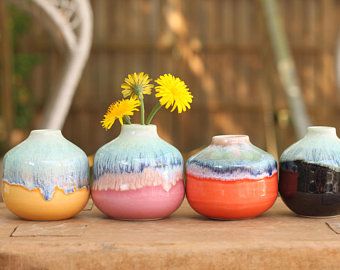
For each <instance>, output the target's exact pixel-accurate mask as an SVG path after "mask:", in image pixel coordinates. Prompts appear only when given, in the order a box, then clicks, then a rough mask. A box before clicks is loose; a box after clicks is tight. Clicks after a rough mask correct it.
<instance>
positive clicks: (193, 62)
mask: <svg viewBox="0 0 340 270" xmlns="http://www.w3.org/2000/svg"><path fill="white" fill-rule="evenodd" d="M339 6H340V1H335V0H286V1H280V7H281V10H282V15H283V18H284V22H285V27H286V30H287V34H288V38H289V42H290V45H291V48H292V52H293V55H294V59H295V62H296V65H297V68H298V73H299V79H300V84H301V87H302V89H303V93H304V97H305V100H306V103H307V105H308V111H309V113H310V115H311V117H312V120H313V123H314V124H318V125H332V126H335V127H337V128H340V117H339V112H340V106H339V104H340V102H339V94H338V92H337V91H336V85H335V69H334V59H335V57H334V55H335V44H336V42H335V41H336V36H337V30H338V29H337V26H338V25H339V19H338V18H339V17H340V16H339V15H340V12H339ZM92 7H93V11H94V18H95V25H94V42H93V47H92V52H91V57H90V59H89V62H88V64H87V67H86V70H85V72H84V75H83V78H82V80H81V83H80V85H79V88H78V90H77V94H76V97H75V100H74V103H73V106H72V109H71V112H70V114H69V116H68V118H67V122H66V125H65V128H64V130H63V132H64V135H65V136H66V137H67V138H69V139H70V140H72V141H73V142H75V143H76V144H78V145H79V146H80V147H82V148H83V149H84V150H85V151H86V152H87V153H88V154H91V153H94V152H95V151H96V149H98V147H100V146H101V145H103V144H104V143H105V142H108V141H109V140H111V139H112V138H114V137H115V136H116V135H117V133H118V132H119V126H118V125H117V126H115V127H114V129H113V130H111V131H109V132H106V131H105V130H104V129H102V128H101V126H100V123H99V122H100V120H101V118H102V115H103V113H104V112H105V110H106V108H107V106H108V105H109V104H110V103H111V102H112V101H113V100H114V99H117V98H118V97H120V84H121V81H122V79H123V78H124V77H125V76H126V75H127V74H128V73H131V72H134V71H145V72H147V73H149V74H150V75H151V76H153V77H156V76H158V75H159V74H162V73H173V74H175V75H177V76H180V77H181V78H182V79H184V80H185V81H186V82H187V84H188V86H189V87H190V89H191V91H192V93H193V94H194V96H195V98H194V103H193V105H192V110H190V111H189V112H188V113H185V114H181V115H178V114H177V113H169V112H165V111H162V112H161V113H160V114H159V115H158V117H157V119H156V121H155V123H156V124H158V128H159V133H160V134H161V136H162V137H163V138H165V139H166V140H168V141H170V142H171V143H172V144H174V145H175V146H176V147H178V148H179V149H180V150H181V151H183V152H188V151H191V150H193V149H195V148H198V147H200V146H202V145H204V144H208V143H209V142H210V139H211V136H213V135H215V134H240V133H241V134H249V135H250V137H251V140H252V141H253V143H254V144H256V145H258V146H259V147H262V148H265V149H269V151H270V152H272V153H274V154H277V153H278V154H280V153H281V151H282V150H283V149H284V148H285V147H287V146H288V145H289V144H291V143H292V142H293V141H294V140H295V136H294V132H293V130H292V126H291V122H290V120H289V111H288V110H287V103H286V98H285V95H284V92H283V90H282V88H281V85H280V82H279V79H278V77H277V71H276V67H275V63H274V60H273V59H274V58H273V54H272V51H271V46H270V43H269V38H268V34H267V31H266V26H265V22H264V15H263V11H262V9H261V5H260V2H259V1H255V0H190V1H189V0H186V1H179V0H114V1H111V0H93V1H92ZM18 51H20V52H34V53H38V54H40V55H41V56H42V59H43V61H41V63H40V64H39V65H38V66H36V68H35V69H34V71H33V75H32V77H31V78H30V80H29V82H28V83H29V87H30V89H32V91H33V92H34V99H35V104H36V112H37V114H39V113H40V112H41V109H42V106H43V105H44V103H45V101H46V98H47V96H48V95H49V92H50V90H51V86H52V85H53V83H54V82H55V81H56V79H57V75H58V71H59V70H60V67H61V64H62V63H63V61H64V55H62V53H61V51H60V50H58V48H57V47H56V46H55V45H54V41H53V40H51V39H50V37H49V35H48V33H46V32H45V30H44V28H43V27H42V26H41V25H38V24H36V23H34V22H33V25H32V27H31V30H30V32H29V33H27V35H25V37H24V38H23V40H22V43H21V46H20V48H18ZM151 105H152V104H150V103H149V102H148V101H147V106H149V108H150V106H151Z"/></svg>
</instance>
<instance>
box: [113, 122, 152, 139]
mask: <svg viewBox="0 0 340 270" xmlns="http://www.w3.org/2000/svg"><path fill="white" fill-rule="evenodd" d="M120 135H130V136H133V135H148V136H158V135H157V126H156V125H139V124H131V125H123V126H122V129H121V132H120Z"/></svg>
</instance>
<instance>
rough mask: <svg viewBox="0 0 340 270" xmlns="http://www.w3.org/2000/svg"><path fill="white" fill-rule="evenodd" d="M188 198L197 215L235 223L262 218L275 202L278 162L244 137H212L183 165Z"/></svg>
mask: <svg viewBox="0 0 340 270" xmlns="http://www.w3.org/2000/svg"><path fill="white" fill-rule="evenodd" d="M186 174H187V184H186V192H187V198H188V201H189V203H190V205H191V207H192V208H193V209H194V210H195V211H196V212H198V213H199V214H201V215H203V216H206V217H208V218H212V219H222V220H235V219H247V218H253V217H256V216H258V215H261V214H262V213H263V212H265V211H266V210H268V209H269V208H270V207H271V206H272V205H273V204H274V202H275V200H276V197H277V192H278V176H277V163H276V161H275V159H274V158H273V157H272V156H271V155H270V154H268V153H266V152H264V151H263V150H261V149H259V148H257V147H256V146H254V145H253V144H251V142H250V141H249V137H248V136H245V135H222V136H215V137H213V139H212V143H211V145H210V146H208V147H207V148H205V149H203V150H202V151H201V152H199V153H197V154H196V155H194V156H192V157H191V158H189V160H188V161H187V164H186Z"/></svg>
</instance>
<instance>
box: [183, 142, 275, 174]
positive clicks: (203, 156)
mask: <svg viewBox="0 0 340 270" xmlns="http://www.w3.org/2000/svg"><path fill="white" fill-rule="evenodd" d="M217 137H223V136H217ZM225 137H226V141H228V138H229V137H228V136H225ZM238 137H244V138H243V139H242V140H243V141H242V142H240V143H230V144H228V143H226V145H219V144H214V143H213V144H211V145H210V146H208V147H206V148H205V149H203V150H202V151H201V152H199V153H197V154H196V155H194V156H192V157H191V158H189V160H188V161H187V172H188V173H193V174H194V175H196V176H198V177H209V178H217V179H237V178H249V179H257V178H258V177H261V176H266V177H269V176H272V175H273V174H275V173H277V162H276V161H275V159H274V158H273V157H272V156H271V155H270V154H268V153H267V152H265V151H263V150H261V149H260V148H258V147H256V146H254V145H252V144H251V143H250V142H249V139H248V137H247V136H235V138H238ZM214 138H215V137H214ZM235 138H233V137H232V136H230V139H233V140H238V139H235Z"/></svg>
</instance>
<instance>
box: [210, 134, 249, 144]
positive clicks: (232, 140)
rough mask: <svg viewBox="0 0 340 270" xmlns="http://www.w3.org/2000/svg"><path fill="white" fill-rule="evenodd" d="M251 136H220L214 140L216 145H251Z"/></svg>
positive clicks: (213, 142)
mask: <svg viewBox="0 0 340 270" xmlns="http://www.w3.org/2000/svg"><path fill="white" fill-rule="evenodd" d="M249 142H250V141H249V136H247V135H218V136H214V137H213V138H212V144H214V145H231V144H243V143H249Z"/></svg>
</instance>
